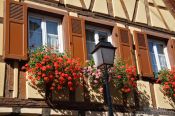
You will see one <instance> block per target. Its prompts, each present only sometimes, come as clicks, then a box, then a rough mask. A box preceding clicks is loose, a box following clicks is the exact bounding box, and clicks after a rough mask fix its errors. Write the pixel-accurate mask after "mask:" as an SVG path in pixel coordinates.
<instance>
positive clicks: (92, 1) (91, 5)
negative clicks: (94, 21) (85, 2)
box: [89, 0, 95, 10]
mask: <svg viewBox="0 0 175 116" xmlns="http://www.w3.org/2000/svg"><path fill="white" fill-rule="evenodd" d="M94 3H95V0H91V3H90V6H89V10H92V9H93V7H94Z"/></svg>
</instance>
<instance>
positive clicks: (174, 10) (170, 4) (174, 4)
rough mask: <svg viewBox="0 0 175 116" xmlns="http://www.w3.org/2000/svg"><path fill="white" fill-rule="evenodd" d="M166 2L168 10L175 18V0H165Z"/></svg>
mask: <svg viewBox="0 0 175 116" xmlns="http://www.w3.org/2000/svg"><path fill="white" fill-rule="evenodd" d="M164 3H165V4H166V5H167V8H168V10H169V11H170V13H171V15H172V16H173V17H174V20H175V1H174V0H164Z"/></svg>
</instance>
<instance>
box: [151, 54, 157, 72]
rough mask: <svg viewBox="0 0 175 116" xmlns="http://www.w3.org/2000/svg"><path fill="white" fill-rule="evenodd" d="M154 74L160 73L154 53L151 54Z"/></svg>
mask: <svg viewBox="0 0 175 116" xmlns="http://www.w3.org/2000/svg"><path fill="white" fill-rule="evenodd" d="M150 55H151V63H152V68H153V72H158V67H157V62H156V58H155V54H154V53H150Z"/></svg>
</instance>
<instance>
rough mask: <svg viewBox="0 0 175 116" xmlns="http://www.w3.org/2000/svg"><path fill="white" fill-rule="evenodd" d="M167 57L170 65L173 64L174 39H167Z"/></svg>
mask: <svg viewBox="0 0 175 116" xmlns="http://www.w3.org/2000/svg"><path fill="white" fill-rule="evenodd" d="M167 50H168V57H169V60H170V64H171V66H175V40H173V39H169V40H168V43H167Z"/></svg>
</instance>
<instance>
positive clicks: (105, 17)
mask: <svg viewBox="0 0 175 116" xmlns="http://www.w3.org/2000/svg"><path fill="white" fill-rule="evenodd" d="M30 1H33V0H30ZM92 1H94V0H92ZM35 2H37V3H42V4H46V5H48V4H47V3H45V2H44V1H42V2H41V1H40V0H35ZM26 4H27V3H26ZM91 4H92V2H91ZM27 5H30V4H27ZM35 7H36V8H37V7H39V6H37V5H35ZM53 7H57V8H60V9H62V10H67V11H68V12H69V11H70V12H71V11H72V12H77V13H78V14H79V15H82V16H87V17H92V18H96V19H101V20H106V21H109V22H118V23H124V24H125V25H127V26H134V27H140V28H145V29H150V30H152V31H157V32H161V33H165V34H170V35H173V36H174V34H175V31H169V30H167V29H163V28H159V27H152V26H150V25H147V24H143V23H138V22H132V21H128V20H126V19H122V18H120V17H113V16H110V15H108V14H101V13H96V12H91V11H90V10H82V9H81V10H80V9H78V8H69V7H68V6H67V7H65V6H64V5H58V4H55V5H54V6H53ZM45 10H47V9H46V8H45ZM68 12H66V14H68ZM57 13H59V12H58V11H57Z"/></svg>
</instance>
